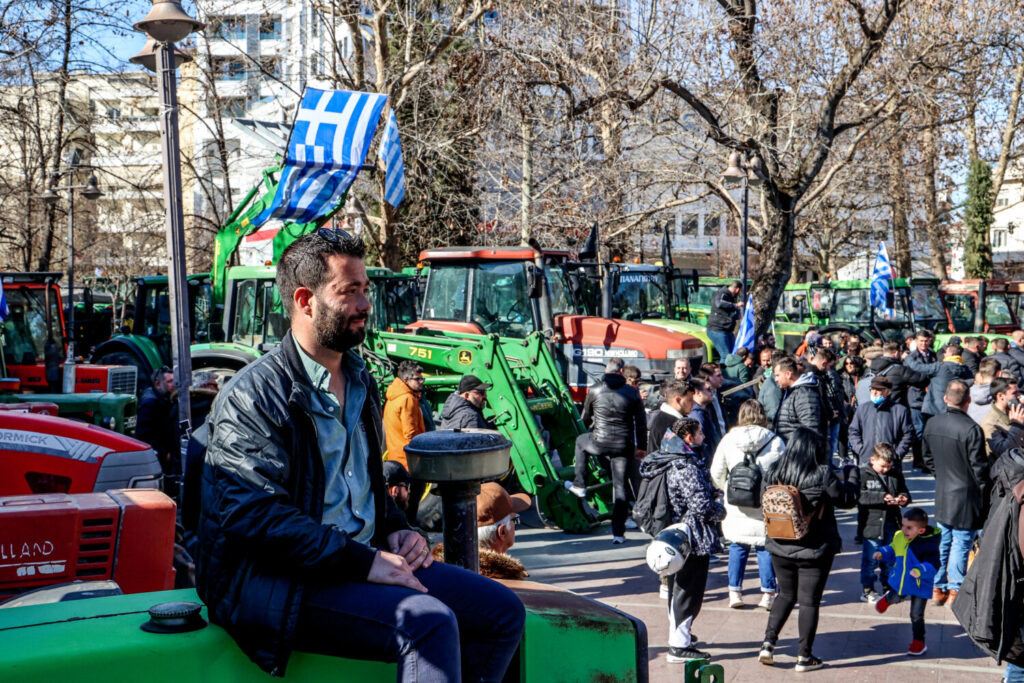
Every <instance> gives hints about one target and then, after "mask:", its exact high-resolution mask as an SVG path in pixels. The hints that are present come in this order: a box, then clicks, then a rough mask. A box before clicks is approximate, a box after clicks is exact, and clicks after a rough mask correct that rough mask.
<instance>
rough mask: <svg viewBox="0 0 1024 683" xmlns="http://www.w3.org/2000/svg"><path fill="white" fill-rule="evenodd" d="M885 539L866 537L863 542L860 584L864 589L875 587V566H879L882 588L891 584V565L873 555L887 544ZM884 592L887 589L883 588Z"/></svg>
mask: <svg viewBox="0 0 1024 683" xmlns="http://www.w3.org/2000/svg"><path fill="white" fill-rule="evenodd" d="M885 544H886V542H885V541H881V540H878V539H875V538H865V539H864V542H863V543H862V544H861V552H860V585H861V587H862V588H863V589H864V590H871V589H873V588H874V587H875V567H878V569H879V573H880V578H881V580H882V581H881V583H882V588H883V589H885V588H886V587H887V586H888V585H889V565H888V564H886V563H885V562H882V561H881V560H876V559H875V558H874V557H873V556H874V554H875V551H877V550H878V549H879V548H881V547H882V546H883V545H885ZM882 592H883V593H884V592H885V590H882Z"/></svg>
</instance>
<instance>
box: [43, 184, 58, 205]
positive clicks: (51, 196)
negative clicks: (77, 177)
mask: <svg viewBox="0 0 1024 683" xmlns="http://www.w3.org/2000/svg"><path fill="white" fill-rule="evenodd" d="M39 198H40V199H42V200H43V204H47V205H49V206H53V205H54V204H56V203H57V200H58V199H60V195H58V194H57V192H56V191H55V190H54V189H53V185H47V186H46V191H45V192H43V193H42V194H41V195H39Z"/></svg>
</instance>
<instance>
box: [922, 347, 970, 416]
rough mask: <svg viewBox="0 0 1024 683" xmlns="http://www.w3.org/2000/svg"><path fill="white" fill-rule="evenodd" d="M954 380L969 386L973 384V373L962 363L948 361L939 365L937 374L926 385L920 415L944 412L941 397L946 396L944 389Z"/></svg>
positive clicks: (944, 405) (944, 406)
mask: <svg viewBox="0 0 1024 683" xmlns="http://www.w3.org/2000/svg"><path fill="white" fill-rule="evenodd" d="M954 379H959V380H962V381H964V382H966V383H967V384H968V386H970V385H971V384H973V383H974V373H973V372H971V371H970V369H968V367H967V366H966V365H965V364H963V363H957V362H956V361H948V360H947V361H943V362H942V363H940V364H939V370H938V372H936V373H935V376H934V377H932V380H931V382H930V383H929V384H928V395H927V396H925V399H924V404H923V405H922V406H921V412H922V413H924V414H926V415H932V416H935V415H942V414H943V413H944V412H946V404H945V402H943V400H942V397H943V396H945V395H946V387H947V386H949V383H950V382H952V381H953V380H954Z"/></svg>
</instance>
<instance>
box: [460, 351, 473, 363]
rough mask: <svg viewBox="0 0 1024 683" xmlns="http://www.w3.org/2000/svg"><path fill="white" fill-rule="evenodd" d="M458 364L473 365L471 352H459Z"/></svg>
mask: <svg viewBox="0 0 1024 683" xmlns="http://www.w3.org/2000/svg"><path fill="white" fill-rule="evenodd" d="M459 363H461V364H462V365H472V363H473V352H472V351H459Z"/></svg>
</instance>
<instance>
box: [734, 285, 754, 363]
mask: <svg viewBox="0 0 1024 683" xmlns="http://www.w3.org/2000/svg"><path fill="white" fill-rule="evenodd" d="M741 348H744V349H746V350H747V351H750V352H751V353H753V352H754V298H753V297H751V296H750V295H747V305H746V306H744V307H743V320H741V321H740V331H739V332H737V333H736V341H735V342H734V343H733V345H732V352H733V353H736V352H737V351H739V350H740V349H741Z"/></svg>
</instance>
